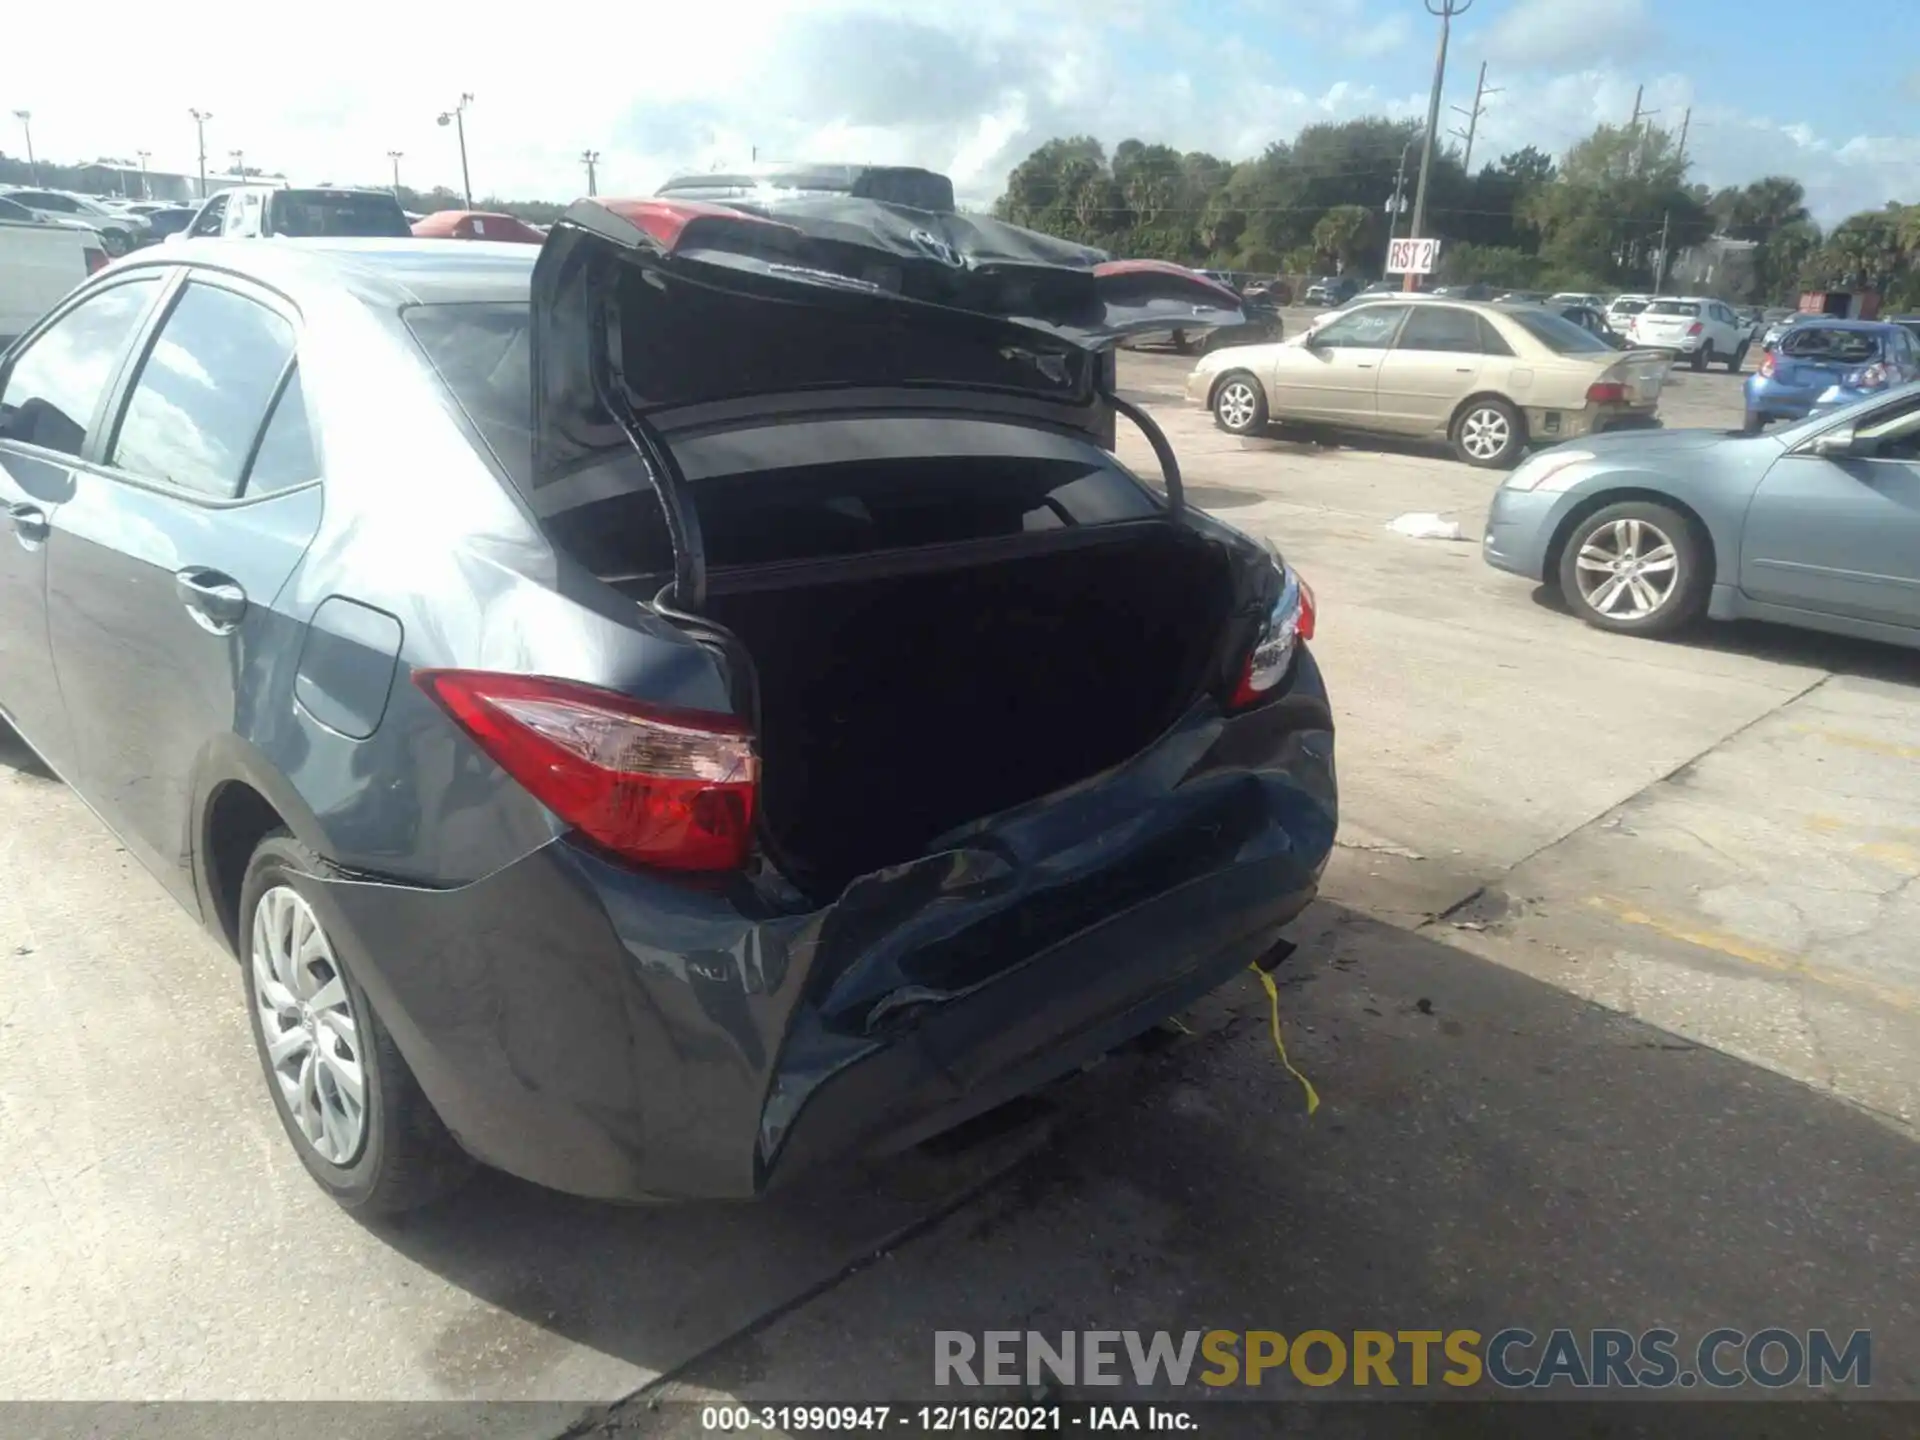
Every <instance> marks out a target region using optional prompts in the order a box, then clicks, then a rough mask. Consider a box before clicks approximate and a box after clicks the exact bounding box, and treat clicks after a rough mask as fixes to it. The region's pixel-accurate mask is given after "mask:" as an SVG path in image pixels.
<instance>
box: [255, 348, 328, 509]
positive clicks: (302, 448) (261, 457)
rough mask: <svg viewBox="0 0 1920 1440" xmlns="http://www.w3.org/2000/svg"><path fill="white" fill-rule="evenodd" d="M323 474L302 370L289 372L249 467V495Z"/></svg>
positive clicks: (314, 478)
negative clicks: (302, 386)
mask: <svg viewBox="0 0 1920 1440" xmlns="http://www.w3.org/2000/svg"><path fill="white" fill-rule="evenodd" d="M319 478H320V457H319V455H318V454H316V453H315V451H314V448H313V431H312V430H311V429H310V428H309V427H308V423H307V402H306V397H305V396H304V395H302V394H301V391H300V370H299V367H298V366H295V367H294V369H293V371H292V372H291V373H290V374H289V375H288V376H287V383H286V386H285V388H284V389H282V390H281V392H280V398H279V399H278V400H275V401H274V402H273V414H271V415H269V416H268V417H267V428H266V432H265V433H264V434H263V435H261V437H260V448H259V450H257V451H256V452H254V457H253V465H252V466H251V467H250V468H249V469H248V471H247V483H246V486H245V488H244V490H243V491H242V492H241V493H242V494H246V495H272V494H274V493H275V492H277V491H281V490H291V489H292V488H293V487H294V486H296V485H304V484H306V483H307V482H308V481H309V480H318V479H319Z"/></svg>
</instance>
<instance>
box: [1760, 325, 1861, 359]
mask: <svg viewBox="0 0 1920 1440" xmlns="http://www.w3.org/2000/svg"><path fill="white" fill-rule="evenodd" d="M1780 349H1781V352H1782V353H1783V354H1787V355H1792V356H1794V357H1795V358H1796V359H1800V360H1833V361H1838V362H1839V363H1840V364H1842V365H1863V364H1865V363H1866V362H1867V361H1869V360H1877V359H1879V358H1880V337H1879V336H1878V335H1875V334H1873V333H1872V332H1871V331H1867V330H1830V329H1826V328H1823V327H1820V326H1815V325H1801V326H1796V327H1794V329H1793V330H1792V331H1791V332H1789V333H1788V335H1787V337H1786V339H1784V340H1782V341H1781V342H1780Z"/></svg>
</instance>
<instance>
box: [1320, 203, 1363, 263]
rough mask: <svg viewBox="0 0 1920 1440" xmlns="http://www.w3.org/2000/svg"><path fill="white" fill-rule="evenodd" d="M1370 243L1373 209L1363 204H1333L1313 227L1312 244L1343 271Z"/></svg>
mask: <svg viewBox="0 0 1920 1440" xmlns="http://www.w3.org/2000/svg"><path fill="white" fill-rule="evenodd" d="M1372 242H1373V212H1372V211H1371V210H1369V209H1367V208H1366V206H1364V205H1336V206H1334V207H1333V208H1332V209H1331V210H1329V211H1327V213H1326V214H1324V215H1322V216H1321V217H1320V219H1319V220H1318V221H1317V222H1316V223H1315V224H1314V227H1313V247H1314V249H1315V250H1316V251H1318V252H1319V253H1320V254H1321V255H1324V256H1326V257H1327V258H1329V259H1330V260H1332V262H1333V263H1334V265H1335V266H1336V267H1337V268H1338V269H1339V270H1340V271H1341V272H1342V273H1343V274H1344V273H1345V272H1346V271H1347V269H1349V268H1350V267H1351V266H1352V265H1353V264H1354V263H1355V261H1356V260H1358V258H1359V257H1360V254H1361V252H1362V251H1363V250H1366V249H1369V248H1370V247H1371V245H1372Z"/></svg>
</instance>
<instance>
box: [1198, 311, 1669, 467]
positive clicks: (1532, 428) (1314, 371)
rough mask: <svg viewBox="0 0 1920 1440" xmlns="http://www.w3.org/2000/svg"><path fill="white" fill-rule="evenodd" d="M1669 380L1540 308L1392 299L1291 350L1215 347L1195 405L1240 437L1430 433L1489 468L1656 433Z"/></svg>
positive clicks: (1651, 361) (1642, 356) (1653, 366)
mask: <svg viewBox="0 0 1920 1440" xmlns="http://www.w3.org/2000/svg"><path fill="white" fill-rule="evenodd" d="M1666 376H1667V361H1666V358H1665V357H1664V356H1662V355H1659V354H1656V353H1653V352H1650V351H1620V350H1615V349H1613V348H1612V347H1611V346H1610V345H1608V344H1607V343H1606V342H1605V341H1604V340H1601V339H1599V338H1598V337H1597V336H1594V335H1592V334H1590V333H1588V332H1587V331H1586V330H1583V329H1581V328H1580V327H1579V326H1578V325H1575V324H1573V323H1572V322H1571V321H1569V320H1565V319H1562V318H1561V317H1560V316H1559V315H1557V314H1554V313H1553V312H1552V311H1550V310H1548V309H1545V308H1544V307H1542V306H1539V305H1484V304H1474V303H1468V302H1464V301H1443V300H1398V299H1394V298H1391V297H1384V296H1383V297H1382V298H1381V299H1379V300H1376V301H1368V302H1366V303H1364V304H1360V305H1356V306H1354V307H1353V308H1352V309H1351V310H1349V311H1347V313H1346V314H1344V315H1342V316H1340V317H1339V318H1338V319H1336V320H1332V321H1329V322H1328V323H1326V324H1325V325H1322V326H1320V327H1319V328H1318V329H1316V330H1315V331H1313V332H1312V333H1310V334H1307V335H1303V336H1300V337H1298V338H1296V339H1294V340H1291V341H1287V342H1284V343H1281V344H1274V345H1242V346H1233V347H1230V348H1228V349H1223V350H1216V351H1214V352H1213V353H1212V354H1210V355H1208V356H1206V357H1205V358H1204V359H1202V360H1201V361H1200V363H1199V364H1198V365H1196V366H1195V367H1194V371H1193V374H1192V375H1191V376H1190V377H1189V378H1188V380H1187V398H1188V399H1189V400H1192V401H1194V402H1196V403H1198V404H1203V405H1205V406H1207V408H1208V409H1210V410H1212V411H1213V415H1214V419H1215V421H1216V422H1217V423H1218V424H1219V425H1220V427H1221V428H1222V429H1223V430H1227V431H1230V432H1231V433H1233V434H1235V435H1249V434H1258V433H1259V432H1261V431H1262V430H1264V429H1265V428H1266V426H1267V425H1268V423H1269V422H1287V421H1298V422H1301V423H1303V424H1315V425H1331V426H1337V427H1340V428H1342V429H1351V430H1373V431H1379V432H1383V433H1387V434H1395V435H1414V436H1419V435H1431V436H1435V437H1445V438H1446V439H1447V440H1448V441H1449V442H1450V443H1451V444H1452V446H1453V449H1454V453H1455V454H1457V455H1458V456H1459V457H1460V458H1461V459H1462V460H1464V461H1466V462H1467V463H1468V464H1469V465H1481V466H1487V467H1489V468H1493V467H1505V466H1510V465H1513V464H1516V463H1517V462H1518V461H1519V459H1520V456H1521V454H1522V453H1523V452H1524V451H1525V450H1526V448H1527V446H1528V445H1530V444H1548V443H1551V442H1553V441H1556V440H1565V439H1570V438H1572V437H1575V436H1580V435H1591V434H1594V433H1596V432H1598V431H1601V430H1621V429H1629V428H1638V427H1648V426H1653V425H1657V424H1658V423H1659V422H1658V421H1657V420H1656V419H1655V418H1654V412H1655V410H1656V408H1657V407H1658V405H1659V402H1660V388H1661V386H1662V385H1663V384H1665V382H1666Z"/></svg>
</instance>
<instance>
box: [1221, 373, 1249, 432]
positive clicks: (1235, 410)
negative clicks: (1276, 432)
mask: <svg viewBox="0 0 1920 1440" xmlns="http://www.w3.org/2000/svg"><path fill="white" fill-rule="evenodd" d="M1258 403H1259V397H1258V396H1257V395H1255V394H1254V393H1253V386H1252V384H1251V383H1250V382H1248V381H1246V380H1230V381H1228V382H1227V384H1225V385H1224V386H1222V387H1221V390H1220V393H1219V395H1218V396H1216V397H1215V399H1214V402H1213V408H1214V411H1215V413H1216V414H1218V415H1219V417H1220V421H1221V423H1222V424H1224V425H1225V426H1226V427H1227V428H1228V429H1229V430H1244V429H1246V428H1247V426H1249V425H1251V424H1252V423H1253V416H1254V412H1255V409H1256V407H1257V405H1258Z"/></svg>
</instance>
